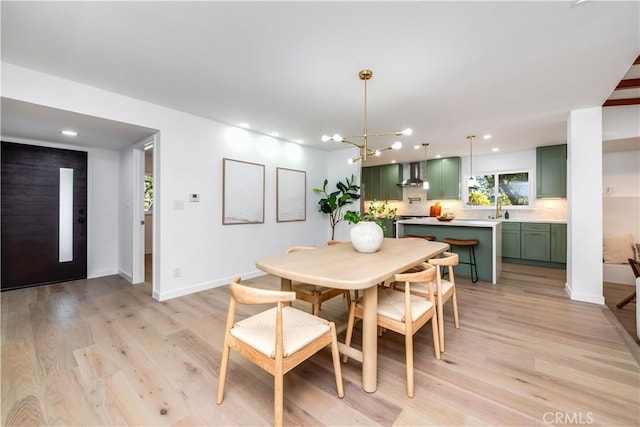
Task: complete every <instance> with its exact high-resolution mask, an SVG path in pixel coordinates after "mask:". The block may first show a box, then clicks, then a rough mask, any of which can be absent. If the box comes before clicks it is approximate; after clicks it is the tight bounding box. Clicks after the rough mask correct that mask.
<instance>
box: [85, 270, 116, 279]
mask: <svg viewBox="0 0 640 427" xmlns="http://www.w3.org/2000/svg"><path fill="white" fill-rule="evenodd" d="M114 274H118V270H99V271H92V272H89V273H87V279H95V278H97V277H105V276H113V275H114Z"/></svg>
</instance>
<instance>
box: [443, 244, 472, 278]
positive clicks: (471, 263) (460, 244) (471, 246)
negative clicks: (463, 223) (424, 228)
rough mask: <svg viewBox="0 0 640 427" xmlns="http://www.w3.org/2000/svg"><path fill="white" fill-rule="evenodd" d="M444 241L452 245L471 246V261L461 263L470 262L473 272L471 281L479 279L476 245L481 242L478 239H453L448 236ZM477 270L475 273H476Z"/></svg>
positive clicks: (461, 262)
mask: <svg viewBox="0 0 640 427" xmlns="http://www.w3.org/2000/svg"><path fill="white" fill-rule="evenodd" d="M442 241H443V242H444V243H448V244H449V245H450V246H452V247H453V246H460V247H465V246H466V247H467V248H469V262H463V261H459V263H460V264H469V270H470V273H471V283H476V282H477V281H478V266H477V265H476V252H475V249H474V248H475V247H476V246H477V245H478V244H479V243H480V241H479V240H478V239H466V240H462V239H453V238H451V237H447V238H445V239H443V240H442ZM474 272H475V275H474Z"/></svg>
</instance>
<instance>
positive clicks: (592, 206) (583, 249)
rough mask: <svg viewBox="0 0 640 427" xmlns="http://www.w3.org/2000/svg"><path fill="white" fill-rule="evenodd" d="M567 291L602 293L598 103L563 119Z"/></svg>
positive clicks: (589, 295) (596, 299)
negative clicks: (568, 203)
mask: <svg viewBox="0 0 640 427" xmlns="http://www.w3.org/2000/svg"><path fill="white" fill-rule="evenodd" d="M567 190H568V192H567V196H568V198H569V200H570V201H571V203H570V205H569V217H568V224H567V291H568V292H569V295H570V296H571V299H573V300H577V301H584V302H591V303H595V304H604V297H603V294H602V198H601V197H600V194H601V193H602V107H594V108H585V109H582V110H574V111H572V112H571V113H570V115H569V120H568V123H567Z"/></svg>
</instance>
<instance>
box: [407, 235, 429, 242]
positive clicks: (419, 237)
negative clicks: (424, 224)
mask: <svg viewBox="0 0 640 427" xmlns="http://www.w3.org/2000/svg"><path fill="white" fill-rule="evenodd" d="M402 237H403V238H405V237H406V238H408V239H424V240H428V241H430V242H432V241H434V240H436V236H417V235H415V234H405V235H404V236H402Z"/></svg>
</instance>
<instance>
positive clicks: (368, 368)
mask: <svg viewBox="0 0 640 427" xmlns="http://www.w3.org/2000/svg"><path fill="white" fill-rule="evenodd" d="M377 317H378V287H377V286H372V287H370V288H367V289H365V290H364V299H363V313H362V388H363V389H364V391H366V392H369V393H373V392H375V391H376V389H377V387H378V325H377V323H378V322H377Z"/></svg>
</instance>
